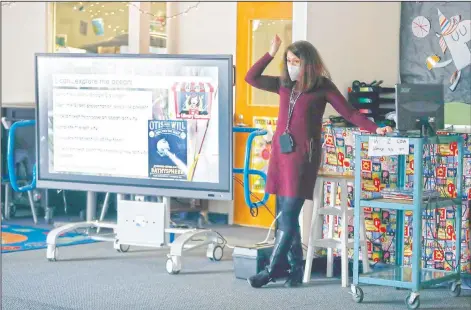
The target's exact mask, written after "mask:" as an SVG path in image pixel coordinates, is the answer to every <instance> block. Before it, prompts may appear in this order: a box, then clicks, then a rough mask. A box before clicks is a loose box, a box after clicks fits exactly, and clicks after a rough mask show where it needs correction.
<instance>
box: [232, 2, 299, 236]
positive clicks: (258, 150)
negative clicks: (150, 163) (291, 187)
mask: <svg viewBox="0 0 471 310" xmlns="http://www.w3.org/2000/svg"><path fill="white" fill-rule="evenodd" d="M292 12H293V4H292V3H291V2H239V3H237V50H236V53H237V54H236V73H237V75H236V106H235V123H236V124H237V123H243V124H245V125H246V126H248V127H262V128H264V129H267V130H268V131H269V134H268V135H266V136H264V137H260V138H256V140H255V141H254V143H253V145H252V158H251V167H252V168H253V169H258V170H262V171H265V172H266V171H267V164H268V160H267V158H268V154H269V151H270V142H271V134H270V132H271V131H272V130H274V126H275V124H276V117H277V116H278V103H279V98H278V95H276V94H272V93H268V92H263V91H261V90H258V89H255V88H253V87H251V86H250V85H248V84H247V83H246V82H245V80H244V78H245V74H246V73H247V70H249V68H250V67H251V66H252V64H254V63H255V62H256V61H257V60H258V59H259V58H260V57H262V56H263V55H264V54H265V53H266V52H268V50H269V48H270V42H271V40H272V39H273V37H274V35H275V34H278V35H279V36H280V38H281V40H282V41H283V43H282V45H281V47H280V52H279V53H278V55H277V56H276V58H275V59H274V60H273V61H272V62H271V63H270V65H269V66H268V68H267V69H266V71H265V72H264V74H268V75H275V76H276V75H279V74H280V71H281V70H280V69H281V64H282V61H283V60H282V58H283V57H282V54H283V53H282V52H281V51H283V50H284V49H285V47H286V46H287V45H289V44H290V43H291V39H292V35H291V31H292V30H291V29H292V23H291V21H292ZM246 141H247V135H246V134H240V133H239V134H236V136H235V150H234V153H235V154H234V157H235V166H236V167H243V163H244V154H245V144H246ZM235 178H236V180H235V181H234V190H235V195H234V223H235V224H239V225H247V226H258V227H269V226H270V224H271V223H272V221H273V219H274V217H273V214H274V213H275V199H274V197H270V199H269V201H268V203H267V206H266V207H264V206H262V207H260V208H259V210H258V216H256V217H254V216H252V215H251V213H250V212H249V208H248V206H247V205H246V203H245V200H244V193H243V185H242V184H241V183H242V176H241V175H235ZM250 183H251V184H250V188H251V191H252V193H253V194H254V196H255V197H252V200H253V201H258V200H260V199H261V198H262V197H263V192H264V187H265V186H264V185H265V184H264V183H263V181H262V180H261V179H260V178H258V177H252V178H250Z"/></svg>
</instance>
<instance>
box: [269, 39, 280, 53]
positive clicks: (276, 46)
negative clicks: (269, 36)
mask: <svg viewBox="0 0 471 310" xmlns="http://www.w3.org/2000/svg"><path fill="white" fill-rule="evenodd" d="M280 45H281V39H280V37H279V36H278V35H277V34H276V35H275V36H274V37H273V40H272V41H271V46H270V51H269V53H270V55H271V57H275V55H276V53H277V52H278V49H279V48H280Z"/></svg>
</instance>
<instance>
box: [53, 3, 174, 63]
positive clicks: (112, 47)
mask: <svg viewBox="0 0 471 310" xmlns="http://www.w3.org/2000/svg"><path fill="white" fill-rule="evenodd" d="M149 4H150V5H147V4H145V6H146V7H148V8H149V11H146V10H144V9H141V14H145V15H149V18H150V23H149V24H150V26H149V35H150V47H149V52H151V53H165V52H166V47H167V35H166V23H165V21H166V18H165V15H166V3H165V2H151V3H149ZM52 5H53V8H54V22H53V25H54V41H55V51H56V52H88V53H99V54H102V53H106V54H110V53H111V54H120V53H126V52H127V50H128V28H129V7H128V6H129V5H130V4H128V2H57V3H53V4H52Z"/></svg>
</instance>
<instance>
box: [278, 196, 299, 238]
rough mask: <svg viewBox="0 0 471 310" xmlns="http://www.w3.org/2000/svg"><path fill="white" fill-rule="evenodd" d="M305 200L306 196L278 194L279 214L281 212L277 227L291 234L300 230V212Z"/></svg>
mask: <svg viewBox="0 0 471 310" xmlns="http://www.w3.org/2000/svg"><path fill="white" fill-rule="evenodd" d="M304 200H305V199H304V198H295V197H284V196H276V212H277V215H278V214H279V213H280V212H281V215H280V216H279V217H278V220H277V229H279V230H281V231H283V232H286V233H289V234H292V233H294V232H295V231H297V230H299V213H301V209H302V207H303V204H304Z"/></svg>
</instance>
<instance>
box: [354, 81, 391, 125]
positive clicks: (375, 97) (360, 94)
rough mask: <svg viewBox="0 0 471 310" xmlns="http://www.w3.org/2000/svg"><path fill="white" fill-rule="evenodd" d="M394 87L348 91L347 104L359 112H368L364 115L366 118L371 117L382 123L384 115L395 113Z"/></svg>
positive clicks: (362, 88)
mask: <svg viewBox="0 0 471 310" xmlns="http://www.w3.org/2000/svg"><path fill="white" fill-rule="evenodd" d="M395 91H396V89H395V88H394V87H377V86H371V87H360V88H358V89H357V90H354V89H352V88H349V89H348V102H350V104H352V106H353V107H354V108H355V109H357V110H359V111H363V110H369V111H371V112H369V113H365V112H362V113H363V114H365V115H366V116H367V117H372V118H374V119H375V121H384V120H385V115H386V114H387V113H389V112H392V111H395V102H396V100H395V98H394V93H395Z"/></svg>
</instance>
